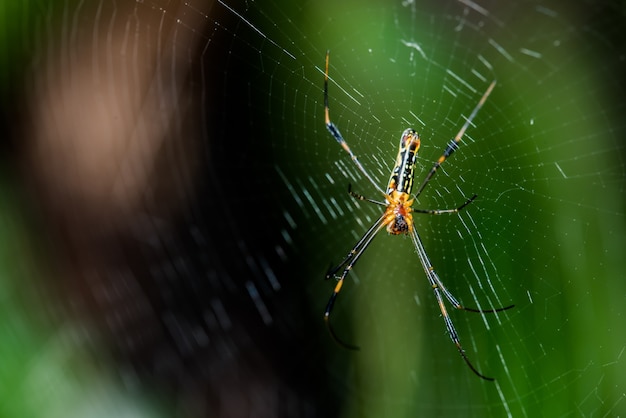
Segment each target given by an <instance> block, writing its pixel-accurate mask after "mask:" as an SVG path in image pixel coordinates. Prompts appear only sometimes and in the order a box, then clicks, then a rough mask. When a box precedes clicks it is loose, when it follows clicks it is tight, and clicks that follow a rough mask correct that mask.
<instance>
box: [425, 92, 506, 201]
mask: <svg viewBox="0 0 626 418" xmlns="http://www.w3.org/2000/svg"><path fill="white" fill-rule="evenodd" d="M495 85H496V80H493V81H492V82H491V84H489V87H487V91H485V93H484V94H483V97H481V98H480V100H479V101H478V104H477V105H476V107H475V108H474V110H472V113H470V115H469V118H467V120H466V121H465V123H464V124H463V126H462V127H461V130H460V131H459V133H457V134H456V136H455V137H454V138H453V139H451V140H450V142H449V143H448V146H447V147H446V149H445V150H444V151H443V154H441V157H439V159H438V160H437V161H435V164H433V167H432V168H431V169H430V171H429V172H428V174H427V175H426V178H425V179H424V181H423V182H422V185H421V186H420V187H419V189H417V193H416V194H415V197H417V196H419V195H420V194H421V193H422V191H423V190H424V188H425V187H426V185H427V184H428V182H429V181H430V179H431V178H433V176H434V175H435V173H436V172H437V170H438V169H439V167H441V164H443V162H444V161H445V160H446V159H447V158H448V157H450V155H452V154H453V153H454V151H456V150H457V149H458V148H459V142H461V138H462V137H463V135H465V131H466V130H467V128H468V127H469V125H470V123H472V120H473V119H474V117H476V114H477V113H478V111H479V110H480V108H481V107H483V105H484V104H485V101H486V100H487V97H489V95H490V94H491V91H492V90H493V88H494V87H495Z"/></svg>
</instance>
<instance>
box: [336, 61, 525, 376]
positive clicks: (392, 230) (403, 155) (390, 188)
mask: <svg viewBox="0 0 626 418" xmlns="http://www.w3.org/2000/svg"><path fill="white" fill-rule="evenodd" d="M329 56H330V52H329V51H327V52H326V68H325V72H324V120H325V123H326V128H327V129H328V131H329V132H330V134H331V135H332V136H333V138H335V140H337V142H338V143H339V145H341V147H342V148H343V149H344V150H345V151H346V152H347V153H348V154H349V155H350V158H351V159H352V161H353V162H354V164H355V165H356V166H357V167H358V169H359V170H360V171H361V173H363V175H364V176H365V177H366V178H367V179H368V180H369V182H370V183H371V184H372V185H373V186H374V188H375V189H376V190H377V191H378V192H379V193H380V194H381V195H382V198H383V199H384V200H374V199H369V198H366V197H364V196H362V195H359V194H357V193H355V192H353V191H352V187H351V185H348V193H349V194H350V196H352V197H353V198H355V199H358V200H362V201H366V202H369V203H373V204H376V205H379V206H383V207H384V211H383V213H382V215H381V216H380V217H379V218H378V220H377V221H376V222H374V224H373V225H372V226H371V227H370V228H369V229H368V230H367V231H366V232H365V234H363V236H362V237H361V239H360V240H359V241H358V242H357V243H356V245H355V246H354V247H353V248H352V249H351V250H350V252H349V253H348V255H347V256H346V257H345V258H344V259H343V261H342V262H341V263H339V264H338V265H337V266H336V267H334V268H331V269H330V270H329V271H328V273H327V274H326V279H329V278H331V277H333V278H335V279H336V280H337V284H336V285H335V288H334V290H333V293H332V295H331V296H330V299H329V300H328V304H327V305H326V310H325V311H324V321H325V323H326V325H327V327H328V330H329V331H330V334H331V336H332V337H333V339H334V340H335V341H336V342H337V343H339V344H340V345H342V346H344V347H346V348H349V349H358V347H356V346H353V345H350V344H347V343H345V342H343V341H342V340H341V339H340V338H338V337H337V334H336V333H335V331H334V330H333V328H332V326H331V325H330V313H331V312H332V309H333V306H334V304H335V300H336V299H337V295H338V294H339V291H340V290H341V287H342V286H343V282H344V279H345V278H346V276H347V275H348V273H349V272H350V271H351V270H352V268H353V267H354V265H355V264H356V262H357V261H358V259H359V257H361V255H362V254H363V252H364V251H365V249H366V248H367V247H368V245H369V244H370V243H371V242H372V239H373V238H374V237H375V236H376V234H377V233H378V232H380V231H381V230H382V229H383V228H384V227H386V228H387V232H388V233H389V234H391V235H401V234H406V235H409V236H410V237H411V241H412V242H413V245H414V246H415V250H416V251H417V256H418V258H419V261H420V263H421V264H422V267H423V268H424V272H425V273H426V277H427V278H428V283H429V284H430V286H431V288H432V290H433V292H434V293H435V298H436V299H437V304H438V305H439V309H440V310H441V314H442V316H443V320H444V322H445V324H446V329H447V332H448V335H449V336H450V339H451V340H452V342H453V343H454V345H455V346H456V348H457V350H458V351H459V353H460V354H461V357H462V358H463V360H464V361H465V363H466V364H467V365H468V366H469V368H470V369H471V370H472V372H474V373H475V374H476V375H477V376H479V377H481V378H483V379H485V380H489V381H492V380H494V379H493V378H492V377H487V376H485V375H483V374H481V373H480V372H479V371H478V370H477V369H476V368H475V367H474V366H473V365H472V363H471V362H470V361H469V359H468V357H467V355H466V354H465V350H464V349H463V347H462V346H461V342H460V340H459V336H458V334H457V332H456V329H455V328H454V324H453V323H452V319H451V318H450V316H449V314H448V311H447V310H446V307H445V305H444V298H445V299H447V300H448V302H449V303H450V304H451V305H452V306H453V307H454V308H455V309H459V310H465V311H469V312H479V313H494V312H500V311H504V310H507V309H510V308H512V307H513V306H514V305H510V306H506V307H503V308H497V309H488V310H487V309H474V308H468V307H465V306H463V305H461V303H460V302H459V301H458V300H457V299H456V298H455V297H454V296H453V295H452V293H450V291H449V290H448V289H447V288H446V287H445V286H444V284H443V282H442V281H441V279H440V278H439V276H438V275H437V273H436V272H435V268H434V267H433V265H432V263H431V262H430V260H429V258H428V255H427V254H426V250H425V249H424V244H422V240H421V238H420V236H419V234H418V233H417V230H416V229H415V224H414V222H413V213H425V214H429V215H440V214H444V213H457V212H459V211H461V210H462V209H464V208H465V207H466V206H467V205H469V204H470V203H472V202H473V201H474V199H476V195H473V196H472V197H470V198H469V199H468V200H467V201H465V203H463V204H462V205H461V206H459V207H457V208H454V209H435V210H423V209H415V208H413V207H412V205H413V202H414V201H415V199H417V197H419V195H420V194H421V193H422V191H423V190H424V188H425V187H426V185H427V184H428V182H429V181H430V180H431V179H432V177H433V176H434V175H435V173H436V172H437V170H438V169H439V167H440V166H441V164H443V162H444V161H446V159H447V158H448V157H450V155H452V153H454V151H456V150H457V149H458V147H459V142H460V141H461V138H462V137H463V135H464V134H465V131H466V129H467V128H468V127H469V125H470V123H471V122H472V120H473V119H474V117H475V116H476V114H477V113H478V111H479V110H480V108H481V107H482V106H483V104H484V103H485V101H486V100H487V97H488V96H489V94H490V93H491V91H492V90H493V88H494V86H495V85H496V81H495V80H494V81H492V82H491V84H490V85H489V87H488V88H487V90H486V91H485V93H484V94H483V96H482V97H481V99H480V100H479V101H478V104H477V105H476V107H475V108H474V110H473V111H472V113H470V116H469V118H467V120H466V121H465V124H463V126H462V127H461V130H460V131H459V133H457V134H456V136H455V137H454V138H453V139H452V140H450V142H449V143H448V146H447V147H446V149H445V150H444V152H443V154H442V155H441V157H439V159H438V160H437V161H436V162H435V163H434V165H433V167H432V168H431V169H430V171H429V172H428V174H427V175H426V178H425V179H424V181H423V182H422V183H421V185H420V186H419V188H418V189H417V193H415V194H414V195H411V190H412V188H413V174H414V171H415V161H416V159H417V151H418V150H419V147H420V136H419V134H418V133H417V132H416V131H415V130H413V129H410V128H409V129H406V130H405V131H404V132H403V133H402V136H401V137H400V149H399V151H398V156H397V158H396V163H395V166H394V168H393V171H392V172H391V176H390V178H389V182H388V184H387V189H386V190H383V189H381V188H380V187H379V186H378V184H377V183H376V182H375V181H374V179H373V178H372V176H371V175H370V174H369V173H368V172H367V170H366V169H365V167H363V165H362V164H361V162H360V161H359V159H358V158H357V156H356V155H355V154H354V153H353V152H352V150H351V149H350V147H349V146H348V144H347V142H346V141H345V140H344V139H343V136H342V135H341V133H340V132H339V128H337V126H336V125H335V124H334V123H333V122H331V120H330V114H329V107H328V61H329ZM340 271H341V274H340V275H339V276H337V273H338V272H340Z"/></svg>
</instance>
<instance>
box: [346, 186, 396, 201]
mask: <svg viewBox="0 0 626 418" xmlns="http://www.w3.org/2000/svg"><path fill="white" fill-rule="evenodd" d="M348 194H349V195H350V196H352V197H353V198H355V199H358V200H363V201H365V202H369V203H374V204H376V205H379V206H387V203H384V202H380V201H378V200H374V199H369V198H367V197H365V196H363V195H360V194H358V193H355V192H353V191H352V184H350V183H348Z"/></svg>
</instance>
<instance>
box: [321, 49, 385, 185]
mask: <svg viewBox="0 0 626 418" xmlns="http://www.w3.org/2000/svg"><path fill="white" fill-rule="evenodd" d="M329 56H330V51H326V69H325V71H324V122H325V123H326V129H328V132H330V134H331V135H332V136H333V138H335V140H336V141H337V142H338V143H339V145H341V147H342V148H343V149H344V150H345V151H346V152H347V153H348V154H349V155H350V158H351V159H352V161H353V162H354V164H356V166H357V167H358V169H359V170H360V171H361V173H363V175H364V176H365V177H366V178H367V179H368V180H369V182H370V183H371V184H372V185H373V186H374V188H375V189H376V190H378V191H379V192H381V193H382V194H385V192H384V191H383V190H382V189H381V188H380V186H379V185H378V184H377V183H376V182H375V181H374V178H373V177H372V176H371V175H370V174H369V173H368V172H367V170H366V169H365V167H363V165H362V164H361V162H360V161H359V159H358V158H357V156H356V155H354V153H353V152H352V150H351V149H350V147H349V146H348V143H347V142H346V141H345V140H344V139H343V136H342V135H341V132H339V128H337V126H336V125H335V124H334V123H332V122H331V121H330V113H329V108H328V59H329Z"/></svg>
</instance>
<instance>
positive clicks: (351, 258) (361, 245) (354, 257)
mask: <svg viewBox="0 0 626 418" xmlns="http://www.w3.org/2000/svg"><path fill="white" fill-rule="evenodd" d="M384 226H385V214H383V216H381V217H380V218H378V220H377V221H376V222H375V223H374V225H372V227H371V228H370V229H368V230H367V232H366V233H365V234H364V235H363V237H362V238H361V239H360V240H359V241H358V242H357V243H356V245H355V246H354V248H353V249H352V250H351V251H350V252H349V253H348V255H347V256H346V258H344V260H343V261H342V262H341V263H340V264H339V265H338V266H337V267H335V268H333V269H331V270H329V272H328V273H327V274H326V278H327V279H328V278H330V277H331V276H334V275H335V273H336V272H338V271H339V270H341V269H342V268H343V272H342V273H341V276H339V278H337V284H336V285H335V288H334V289H333V293H332V295H331V296H330V299H328V303H327V304H326V310H325V311H324V322H326V327H327V328H328V331H329V332H330V335H331V336H332V337H333V339H334V340H335V341H336V342H337V343H338V344H339V345H341V346H343V347H345V348H348V349H351V350H358V349H359V348H358V347H357V346H354V345H351V344H347V343H345V342H343V341H342V340H341V339H340V338H339V337H337V334H336V333H335V331H334V330H333V327H332V326H331V325H330V313H331V312H332V310H333V306H334V305H335V300H336V299H337V295H338V294H339V292H340V291H341V287H342V286H343V281H344V279H345V278H346V276H347V275H348V273H350V270H352V267H354V265H355V264H356V262H357V261H358V259H359V257H360V256H361V255H362V254H363V252H364V251H365V249H366V248H367V247H368V245H369V244H370V242H372V239H374V237H375V236H376V234H377V233H378V232H379V231H380V230H381V229H382V228H383V227H384Z"/></svg>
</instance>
